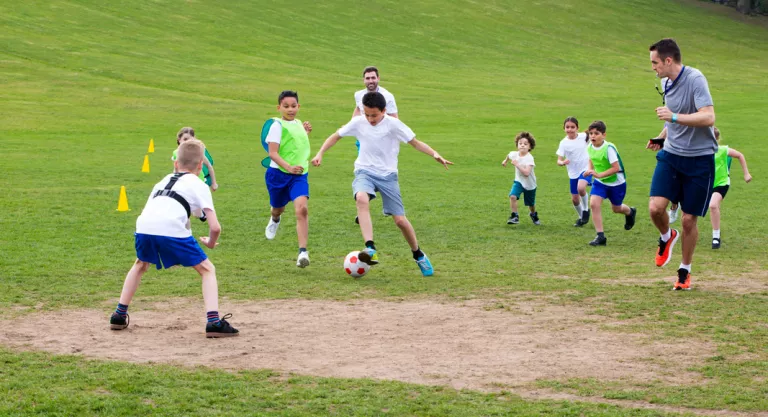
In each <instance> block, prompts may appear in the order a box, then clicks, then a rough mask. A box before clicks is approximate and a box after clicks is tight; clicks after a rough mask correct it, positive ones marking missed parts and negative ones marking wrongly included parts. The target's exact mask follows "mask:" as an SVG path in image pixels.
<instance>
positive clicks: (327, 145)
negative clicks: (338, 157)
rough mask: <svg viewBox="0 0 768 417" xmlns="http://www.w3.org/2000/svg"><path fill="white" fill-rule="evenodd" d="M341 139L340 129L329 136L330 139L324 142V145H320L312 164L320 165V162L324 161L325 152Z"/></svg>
mask: <svg viewBox="0 0 768 417" xmlns="http://www.w3.org/2000/svg"><path fill="white" fill-rule="evenodd" d="M339 140H341V135H339V132H338V131H336V132H334V133H333V134H332V135H331V136H328V139H326V140H325V142H323V146H321V147H320V150H319V151H317V154H316V155H315V157H314V158H312V161H311V162H312V165H314V166H316V167H319V166H320V164H322V163H323V155H324V154H325V152H326V151H327V150H328V149H330V148H331V147H332V146H333V145H335V144H336V143H337V142H338V141H339Z"/></svg>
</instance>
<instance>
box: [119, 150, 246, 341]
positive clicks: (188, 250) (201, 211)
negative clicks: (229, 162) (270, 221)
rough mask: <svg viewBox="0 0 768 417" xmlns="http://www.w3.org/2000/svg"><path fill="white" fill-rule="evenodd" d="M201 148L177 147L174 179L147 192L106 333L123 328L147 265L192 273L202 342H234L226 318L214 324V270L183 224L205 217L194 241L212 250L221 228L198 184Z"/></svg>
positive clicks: (205, 192)
mask: <svg viewBox="0 0 768 417" xmlns="http://www.w3.org/2000/svg"><path fill="white" fill-rule="evenodd" d="M204 155H205V147H204V146H203V143H202V142H200V141H199V140H197V139H191V140H188V141H186V142H182V143H181V144H180V145H179V149H178V154H177V159H176V160H175V161H174V162H173V166H174V171H175V173H173V174H169V175H167V176H166V177H165V178H163V179H162V180H161V181H160V182H159V183H157V184H156V185H155V187H154V188H153V189H152V193H151V194H150V195H149V200H147V204H146V205H145V206H144V210H143V211H142V212H141V215H140V216H139V218H138V219H137V220H136V233H135V245H136V257H137V259H136V261H135V262H134V263H133V267H131V270H130V271H128V275H127V276H126V277H125V282H124V283H123V291H122V293H121V294H120V302H119V303H118V304H117V309H116V310H115V312H114V313H112V317H111V318H110V320H109V323H110V328H111V329H112V330H123V329H125V328H126V327H128V323H129V317H128V305H129V304H130V303H131V300H132V299H133V295H134V294H135V293H136V290H137V289H138V288H139V284H140V283H141V277H142V276H143V275H144V273H145V272H147V270H148V269H149V266H150V265H151V264H155V265H157V269H161V268H170V267H172V266H175V265H182V266H187V267H192V268H194V269H195V271H197V272H198V273H199V274H200V276H201V277H202V279H203V300H204V302H205V309H206V311H207V317H208V323H207V324H206V326H205V335H206V337H229V336H237V335H238V334H239V333H238V331H237V329H235V328H234V327H232V326H231V325H230V324H229V323H228V322H227V320H225V319H227V318H229V317H230V316H231V314H227V315H225V316H224V317H223V318H219V289H218V284H217V283H216V269H215V268H214V266H213V264H212V263H211V261H209V260H208V256H206V254H205V252H203V250H202V249H200V246H199V245H198V244H197V241H196V240H195V238H194V237H192V231H191V230H190V224H189V218H190V216H195V217H199V218H203V217H205V218H206V219H207V221H208V228H209V235H208V236H203V237H201V238H200V241H201V242H203V244H204V245H205V246H207V247H208V248H210V249H213V248H214V247H216V245H217V243H216V240H218V238H219V234H220V233H221V225H220V224H219V220H218V218H217V217H216V212H215V211H214V209H213V199H212V198H211V190H210V189H208V186H207V185H206V184H205V183H204V182H203V181H201V180H200V178H198V174H199V173H200V171H201V170H202V166H203V158H204V157H205V156H204Z"/></svg>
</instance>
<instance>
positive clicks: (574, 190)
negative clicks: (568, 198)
mask: <svg viewBox="0 0 768 417" xmlns="http://www.w3.org/2000/svg"><path fill="white" fill-rule="evenodd" d="M581 180H584V181H586V182H587V185H589V186H591V185H592V176H591V175H590V176H588V177H585V176H584V173H583V172H582V173H581V174H579V177H578V178H571V179H570V186H571V194H578V193H579V181H581Z"/></svg>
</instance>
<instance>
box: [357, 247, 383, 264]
mask: <svg viewBox="0 0 768 417" xmlns="http://www.w3.org/2000/svg"><path fill="white" fill-rule="evenodd" d="M357 258H358V259H360V261H361V262H365V263H367V264H368V265H371V266H373V265H378V264H379V254H378V253H376V249H371V248H365V249H363V250H361V251H360V253H358V254H357Z"/></svg>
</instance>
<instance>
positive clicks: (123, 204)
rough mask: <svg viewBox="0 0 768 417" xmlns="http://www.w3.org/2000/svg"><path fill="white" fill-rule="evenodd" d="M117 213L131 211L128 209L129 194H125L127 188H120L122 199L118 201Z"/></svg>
mask: <svg viewBox="0 0 768 417" xmlns="http://www.w3.org/2000/svg"><path fill="white" fill-rule="evenodd" d="M117 211H131V209H129V208H128V194H126V193H125V186H124V185H123V186H122V187H120V199H119V200H117Z"/></svg>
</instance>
